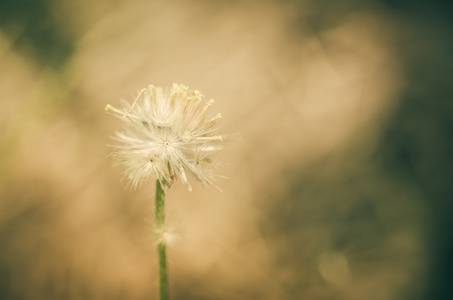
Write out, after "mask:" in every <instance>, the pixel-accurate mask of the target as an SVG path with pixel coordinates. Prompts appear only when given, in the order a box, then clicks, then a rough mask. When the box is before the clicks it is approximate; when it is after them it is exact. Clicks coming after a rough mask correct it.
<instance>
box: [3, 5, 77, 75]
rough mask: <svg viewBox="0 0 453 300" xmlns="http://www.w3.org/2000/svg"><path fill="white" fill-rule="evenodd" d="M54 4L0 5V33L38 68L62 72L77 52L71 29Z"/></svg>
mask: <svg viewBox="0 0 453 300" xmlns="http://www.w3.org/2000/svg"><path fill="white" fill-rule="evenodd" d="M55 4H56V3H55V1H53V0H17V1H16V0H14V1H9V0H2V1H0V29H1V30H2V31H3V32H4V33H5V34H6V35H7V36H8V37H9V38H10V39H12V40H13V47H14V49H16V50H18V51H19V52H21V53H23V54H24V55H26V56H29V57H31V58H32V59H34V60H35V61H36V62H37V63H38V65H41V66H47V67H50V68H52V69H59V68H61V67H62V66H63V64H64V63H65V62H66V61H67V59H68V58H69V57H70V56H71V54H72V53H73V51H74V36H73V35H72V34H71V32H72V31H71V30H70V25H69V24H66V20H65V19H64V18H63V16H61V15H58V14H59V13H60V12H59V11H58V10H57V9H56V8H55Z"/></svg>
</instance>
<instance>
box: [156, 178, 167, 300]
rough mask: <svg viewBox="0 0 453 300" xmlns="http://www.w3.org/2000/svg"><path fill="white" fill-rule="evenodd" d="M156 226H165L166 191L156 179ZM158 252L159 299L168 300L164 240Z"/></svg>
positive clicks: (158, 246)
mask: <svg viewBox="0 0 453 300" xmlns="http://www.w3.org/2000/svg"><path fill="white" fill-rule="evenodd" d="M156 226H157V228H158V229H159V230H163V228H165V192H164V190H163V189H162V186H161V184H160V181H159V180H157V181H156ZM157 254H158V256H159V299H160V300H168V273H167V256H166V254H165V242H164V241H163V240H161V242H160V243H159V244H158V245H157Z"/></svg>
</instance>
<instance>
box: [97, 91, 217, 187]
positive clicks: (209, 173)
mask: <svg viewBox="0 0 453 300" xmlns="http://www.w3.org/2000/svg"><path fill="white" fill-rule="evenodd" d="M203 98H204V96H203V95H202V94H201V93H200V92H199V91H196V90H195V91H192V90H189V88H188V87H186V86H184V85H181V84H173V86H172V87H171V88H168V87H164V88H162V87H154V86H152V85H150V86H148V87H147V88H144V89H142V90H141V91H140V92H139V94H138V96H137V98H136V99H135V101H134V103H132V104H130V103H128V102H127V101H124V100H122V101H121V103H122V106H123V107H122V109H116V108H114V107H113V106H111V105H107V106H106V107H105V110H106V111H107V112H109V113H111V114H113V115H115V116H117V117H119V118H120V119H121V120H123V121H124V122H125V123H126V125H127V130H126V132H117V133H116V134H115V136H113V137H112V138H113V139H114V140H116V141H118V142H120V143H121V144H120V145H114V146H113V147H115V148H116V149H117V151H116V152H115V153H114V155H113V156H114V157H115V158H116V159H117V160H118V161H119V163H120V164H122V165H124V166H125V167H126V169H125V171H124V174H125V177H127V178H128V179H129V180H130V183H131V185H132V187H133V188H137V186H141V185H142V183H143V182H144V181H145V180H147V179H148V178H149V177H150V176H152V177H154V178H155V179H157V180H159V181H160V183H161V185H162V186H163V187H164V188H168V187H170V186H171V185H172V184H173V183H174V182H175V181H176V180H177V179H178V178H180V179H181V180H182V182H183V183H184V185H185V187H186V188H187V189H188V190H189V191H190V190H191V189H192V188H191V185H190V184H189V181H188V179H187V174H190V175H192V176H193V177H195V178H196V179H198V180H199V181H201V182H203V183H211V184H212V182H213V180H214V177H213V167H214V165H213V161H212V160H211V156H212V154H213V153H215V152H217V151H218V150H220V149H221V148H222V136H221V135H215V132H216V126H215V125H216V124H217V122H218V121H219V120H220V119H221V118H222V116H221V115H220V114H217V115H215V116H212V115H210V114H209V113H208V109H209V107H210V106H211V105H212V104H213V103H214V100H212V99H211V100H209V101H205V100H204V99H203Z"/></svg>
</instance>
